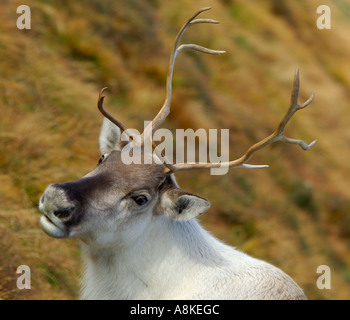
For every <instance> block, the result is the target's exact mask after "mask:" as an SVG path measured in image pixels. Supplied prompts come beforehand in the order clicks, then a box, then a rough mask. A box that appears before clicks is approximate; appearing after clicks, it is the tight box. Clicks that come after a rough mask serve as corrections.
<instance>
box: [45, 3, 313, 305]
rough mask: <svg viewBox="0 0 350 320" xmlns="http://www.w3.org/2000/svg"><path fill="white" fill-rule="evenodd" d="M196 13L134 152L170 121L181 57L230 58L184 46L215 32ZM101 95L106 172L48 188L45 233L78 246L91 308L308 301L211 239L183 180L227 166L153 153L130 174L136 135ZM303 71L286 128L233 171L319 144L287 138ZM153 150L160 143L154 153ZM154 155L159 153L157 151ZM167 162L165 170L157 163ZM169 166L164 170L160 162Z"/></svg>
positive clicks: (203, 207)
mask: <svg viewBox="0 0 350 320" xmlns="http://www.w3.org/2000/svg"><path fill="white" fill-rule="evenodd" d="M209 9H210V7H208V8H203V9H201V10H199V11H198V12H197V13H196V14H194V15H193V16H192V17H191V18H190V19H189V20H188V21H187V23H186V24H185V25H184V26H183V27H182V29H181V30H180V32H179V33H178V35H177V37H176V40H175V45H174V50H173V52H172V54H171V58H170V64H169V72H168V76H167V86H166V88H167V90H166V99H165V102H164V104H163V106H162V108H161V110H160V111H159V113H158V114H157V115H156V116H155V118H154V120H153V121H152V122H151V123H150V124H149V126H148V127H147V128H146V129H145V130H144V132H143V133H142V135H141V136H140V137H139V139H133V140H132V141H131V139H130V142H129V144H131V145H132V146H133V151H134V152H144V149H145V148H144V144H145V141H147V139H149V137H150V135H151V134H152V133H153V132H154V131H155V130H156V129H157V128H159V126H160V125H161V124H162V123H163V121H164V120H165V119H166V117H167V115H168V114H169V112H170V103H171V94H172V85H171V84H172V74H173V69H174V63H175V59H176V56H177V55H178V54H179V53H180V52H181V51H183V50H197V51H199V52H203V53H208V54H214V55H218V54H222V53H223V52H224V51H218V50H212V49H208V48H205V47H202V46H199V45H195V44H182V45H179V43H180V40H181V37H182V35H183V34H184V32H185V31H186V29H187V28H188V27H190V26H193V25H195V24H201V23H213V24H216V23H218V21H215V20H212V19H196V18H197V16H198V15H199V14H201V13H202V12H204V11H207V10H209ZM105 89H106V88H104V89H102V91H101V92H100V95H99V98H98V108H99V110H100V111H101V113H102V114H103V115H104V120H103V124H102V127H101V132H100V137H99V144H100V151H101V154H102V157H101V159H100V160H99V163H98V165H97V166H96V168H95V169H94V170H92V171H91V172H90V173H88V174H87V175H85V176H83V177H82V178H81V179H79V180H76V181H74V182H66V183H61V184H52V185H49V186H48V187H47V188H46V190H45V192H44V194H43V195H42V196H41V198H40V200H39V209H40V211H41V212H42V213H43V215H42V216H41V218H40V223H41V226H42V228H43V230H44V231H45V232H46V233H47V234H48V235H50V236H52V237H55V238H78V239H80V240H81V242H82V256H83V261H84V266H85V267H84V272H83V277H82V289H81V298H82V299H306V297H305V295H304V293H303V290H302V289H301V288H300V287H299V286H298V285H297V284H296V283H295V282H294V280H292V278H290V277H289V276H288V275H287V274H285V273H284V272H283V271H281V270H280V269H278V268H277V267H275V266H273V265H271V264H269V263H267V262H265V261H262V260H258V259H255V258H253V257H250V256H248V255H247V254H245V253H243V252H241V251H239V250H237V249H235V248H232V247H230V246H228V245H226V244H224V243H222V242H221V241H219V240H218V239H216V238H215V237H214V236H212V235H211V234H209V233H208V232H207V231H206V230H204V229H203V228H202V227H201V226H200V224H199V223H198V221H197V220H196V217H198V216H199V215H201V214H202V213H204V212H205V211H207V210H208V208H209V207H210V204H209V202H208V201H207V200H206V199H204V198H202V197H200V196H198V195H195V194H193V193H190V192H187V191H185V190H183V189H181V188H180V187H179V186H178V184H177V182H176V180H175V177H174V173H175V172H178V171H183V170H192V169H208V168H216V167H219V166H220V165H222V164H220V163H175V164H173V163H170V162H169V161H168V160H167V158H166V157H165V156H163V155H162V154H160V153H159V152H158V154H157V153H156V154H155V153H152V152H148V153H147V152H146V153H145V154H144V158H145V159H146V158H147V159H148V160H152V164H145V163H141V164H130V165H126V164H124V163H123V161H122V159H121V153H122V148H123V147H124V146H125V144H128V142H126V143H123V142H122V141H121V134H122V133H123V132H127V129H128V128H127V127H126V126H125V125H124V124H123V123H121V122H120V121H119V120H118V119H116V118H114V117H113V116H112V115H111V114H110V113H108V112H107V111H106V109H105V108H104V106H103V102H104V98H105V96H103V93H104V91H105ZM298 95H299V71H298V70H297V72H296V75H295V78H294V82H293V88H292V94H291V102H290V106H289V109H288V111H287V113H286V114H285V116H284V118H283V119H282V121H281V122H280V123H279V125H278V127H277V129H276V130H275V131H274V132H273V133H272V134H271V135H270V136H268V137H267V138H265V139H263V140H261V141H260V142H258V143H256V144H254V145H253V146H251V147H250V148H249V149H248V150H247V151H246V153H245V154H244V155H243V156H241V157H240V158H238V159H236V160H232V161H230V162H228V163H226V165H227V166H229V167H230V168H248V169H254V168H263V167H266V166H260V165H251V164H247V162H248V160H249V159H250V158H251V157H252V155H253V154H254V153H255V152H256V151H258V150H260V149H262V148H264V147H266V146H268V145H270V144H272V143H274V142H276V141H284V142H286V143H291V144H297V145H299V146H300V147H301V148H303V149H304V150H308V149H310V148H311V147H312V146H313V145H314V144H315V143H316V141H314V142H312V143H311V144H310V145H308V144H306V143H305V142H304V141H301V140H295V139H290V138H287V137H286V136H285V135H284V129H285V127H286V125H287V123H288V121H289V120H290V118H291V117H292V116H293V115H294V113H295V112H296V111H297V110H300V109H303V108H305V107H307V106H308V105H309V104H310V103H311V102H312V100H313V97H314V94H312V96H311V98H310V99H309V100H307V101H306V102H305V103H304V104H302V105H299V104H298ZM153 147H154V144H153ZM152 149H153V148H152ZM155 158H158V159H157V160H158V161H153V160H155ZM159 160H162V161H161V162H162V163H159Z"/></svg>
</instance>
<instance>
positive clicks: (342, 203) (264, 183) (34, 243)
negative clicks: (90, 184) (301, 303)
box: [0, 0, 350, 299]
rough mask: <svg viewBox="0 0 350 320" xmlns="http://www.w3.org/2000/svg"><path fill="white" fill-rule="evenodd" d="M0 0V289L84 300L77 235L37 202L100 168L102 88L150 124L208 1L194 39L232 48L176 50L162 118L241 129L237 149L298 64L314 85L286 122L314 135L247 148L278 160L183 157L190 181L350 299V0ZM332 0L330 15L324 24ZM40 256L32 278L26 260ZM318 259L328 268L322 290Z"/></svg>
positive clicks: (220, 228)
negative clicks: (219, 161)
mask: <svg viewBox="0 0 350 320" xmlns="http://www.w3.org/2000/svg"><path fill="white" fill-rule="evenodd" d="M21 4H23V2H20V1H15V0H1V4H0V108H1V116H0V299H76V298H78V294H79V276H80V270H81V261H80V248H79V244H78V243H77V242H76V241H74V240H56V239H52V238H49V237H48V236H47V235H45V234H44V232H43V231H42V230H41V227H40V225H39V217H40V213H39V211H38V209H37V203H38V200H39V197H40V195H41V194H42V192H43V191H44V189H45V187H46V186H47V185H48V184H50V183H58V182H65V181H72V180H75V179H77V178H80V177H81V176H82V175H84V174H86V173H87V172H89V171H91V170H92V169H93V168H94V167H95V165H96V163H97V161H98V159H99V157H100V154H99V149H98V135H99V130H100V125H101V121H102V116H101V114H100V113H99V112H98V110H97V107H96V101H97V97H98V92H99V90H100V89H101V88H102V87H105V86H108V87H109V88H110V90H109V91H108V92H107V98H106V105H107V106H108V108H109V110H110V112H112V113H113V114H114V115H116V116H117V117H118V118H120V119H121V120H122V121H123V122H124V123H126V124H127V125H128V126H129V127H133V128H138V129H139V130H142V129H143V121H144V120H151V119H152V118H153V117H154V115H155V114H156V113H157V112H158V110H159V108H160V107H161V105H162V103H163V101H164V97H165V79H166V74H167V66H168V59H169V54H170V51H171V49H172V46H173V40H174V38H175V36H176V34H177V32H178V30H179V28H180V27H181V26H182V24H183V23H184V22H185V21H187V19H188V18H189V17H190V16H191V15H192V14H193V13H195V12H196V11H197V10H198V9H200V8H202V7H205V6H208V5H211V6H212V7H213V9H212V10H211V11H209V12H206V13H204V14H203V15H202V16H201V17H207V18H213V19H217V20H220V21H221V24H219V25H197V26H194V27H193V28H191V29H189V30H188V31H187V33H186V34H185V36H184V41H185V42H187V43H189V42H192V43H197V44H200V45H204V46H207V47H210V48H214V49H220V50H226V51H227V53H226V54H225V55H222V56H207V55H204V54H199V53H194V52H185V53H182V54H181V55H180V56H179V57H178V60H177V63H176V68H175V73H174V90H173V103H172V107H171V114H170V116H169V117H168V119H167V120H166V122H165V123H164V125H163V127H167V128H170V129H172V130H175V129H176V128H184V129H186V128H193V129H195V130H196V129H198V128H205V129H212V128H217V129H230V147H231V149H230V158H231V159H233V158H237V157H238V156H240V155H241V154H242V153H243V152H245V150H246V149H247V147H249V146H250V145H252V144H253V143H255V142H256V141H258V140H260V139H262V138H264V137H265V136H267V135H268V134H270V133H271V132H272V131H273V130H274V129H275V127H276V124H277V123H278V122H279V121H280V119H281V117H282V116H283V115H284V113H285V111H286V110H287V107H288V104H289V100H290V92H291V85H292V81H293V77H294V74H295V70H296V68H297V67H300V79H301V93H300V102H304V101H305V100H307V99H308V98H309V96H310V95H311V92H312V91H314V92H315V95H316V98H315V100H314V102H313V103H312V104H311V105H310V106H309V107H308V108H307V109H305V110H302V111H300V112H298V113H297V114H296V115H295V116H294V118H293V119H292V120H291V122H290V123H289V125H288V127H287V130H286V135H287V136H290V137H293V138H299V139H303V140H305V141H307V142H308V143H310V142H311V141H313V140H314V139H318V140H319V141H318V143H317V144H316V146H315V147H314V148H313V149H312V150H310V151H308V152H304V151H303V150H301V149H300V148H299V147H298V146H293V145H285V144H280V143H279V144H276V145H273V146H270V147H268V148H266V149H264V150H263V151H261V152H259V154H257V155H256V156H254V157H253V159H252V160H251V161H250V162H251V163H254V164H269V165H270V168H269V169H264V170H244V169H233V170H231V171H230V172H229V173H228V174H226V175H224V176H212V175H210V173H209V171H194V172H182V173H181V172H180V173H178V174H177V179H178V182H179V184H180V186H181V187H182V188H184V189H186V190H189V191H191V192H194V193H197V194H200V195H202V196H204V197H206V198H208V199H209V200H210V201H211V203H212V207H211V209H210V210H209V211H208V212H207V213H206V214H204V215H203V216H202V217H201V218H200V221H201V223H202V225H204V226H205V228H207V229H208V230H209V231H210V232H211V233H213V234H214V235H216V236H217V237H218V238H220V239H222V240H223V241H225V242H226V243H228V244H231V245H233V246H236V247H237V248H238V249H240V250H242V251H244V252H247V253H248V254H251V255H253V256H255V257H257V258H261V259H264V260H266V261H268V262H271V263H272V264H274V265H276V266H278V267H280V268H281V269H283V270H284V271H285V272H286V273H288V274H289V275H291V276H292V277H293V278H294V279H295V280H296V281H297V282H298V283H299V285H300V286H301V287H302V288H303V289H304V290H305V292H306V294H307V296H308V298H309V299H349V298H350V254H349V248H350V161H349V159H350V148H349V146H350V126H349V123H350V109H349V106H350V4H349V2H348V1H344V0H337V1H328V0H303V1H294V0H283V1H282V0H259V1H258V0H215V1H214V0H186V1H185V0H177V1H169V0H167V1H161V0H114V1H112V0H89V1H68V0H60V1H58V0H49V1H48V0H46V1H44V0H30V1H27V3H26V4H27V5H29V6H30V8H31V13H32V21H31V27H32V29H31V30H18V29H17V28H16V20H17V18H18V17H19V14H17V13H16V10H17V7H18V6H19V5H21ZM319 5H329V7H330V9H331V14H332V16H331V18H332V20H331V22H332V29H331V30H319V29H318V28H317V26H316V21H317V18H318V17H319V14H317V13H316V9H317V7H318V6H319ZM19 265H28V266H30V268H31V271H32V276H31V286H32V289H31V290H19V289H17V287H16V280H17V277H18V276H19V275H18V274H16V269H17V267H18V266H19ZM319 265H327V266H329V267H330V270H331V289H330V290H320V289H318V288H317V286H316V280H317V278H318V277H319V276H320V274H317V273H316V269H317V267H318V266H319Z"/></svg>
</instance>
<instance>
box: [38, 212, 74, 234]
mask: <svg viewBox="0 0 350 320" xmlns="http://www.w3.org/2000/svg"><path fill="white" fill-rule="evenodd" d="M40 224H41V227H42V228H43V230H44V231H45V233H46V234H48V235H49V236H51V237H54V238H67V237H68V234H67V232H66V231H64V230H62V229H61V228H60V227H58V226H57V225H56V224H55V223H54V222H53V221H52V220H50V219H49V217H47V216H46V215H42V216H41V217H40Z"/></svg>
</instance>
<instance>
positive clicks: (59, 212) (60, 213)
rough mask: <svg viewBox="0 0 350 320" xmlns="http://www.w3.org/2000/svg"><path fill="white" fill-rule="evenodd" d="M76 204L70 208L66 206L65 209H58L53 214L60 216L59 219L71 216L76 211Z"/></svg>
mask: <svg viewBox="0 0 350 320" xmlns="http://www.w3.org/2000/svg"><path fill="white" fill-rule="evenodd" d="M74 209H75V206H71V207H69V208H64V209H57V210H55V211H54V212H53V214H54V215H55V216H56V217H57V218H59V219H64V218H67V217H69V215H70V214H71V213H72V212H73V211H74Z"/></svg>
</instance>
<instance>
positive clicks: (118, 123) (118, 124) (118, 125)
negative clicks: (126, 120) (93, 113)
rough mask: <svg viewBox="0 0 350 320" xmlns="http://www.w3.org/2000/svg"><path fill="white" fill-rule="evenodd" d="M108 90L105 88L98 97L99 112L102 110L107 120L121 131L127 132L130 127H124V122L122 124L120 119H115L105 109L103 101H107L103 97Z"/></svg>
mask: <svg viewBox="0 0 350 320" xmlns="http://www.w3.org/2000/svg"><path fill="white" fill-rule="evenodd" d="M107 89H108V88H107V87H105V88H103V89H102V90H101V91H100V94H99V95H98V101H97V106H98V110H100V112H101V113H102V114H103V115H104V116H105V117H106V118H107V119H109V120H110V121H111V122H112V123H114V124H115V125H116V126H117V127H119V128H120V130H122V131H125V130H126V129H128V127H127V126H126V125H124V124H123V123H122V122H120V121H119V120H118V119H116V118H114V117H113V116H112V115H111V114H110V113H108V112H107V111H106V110H105V108H104V107H103V101H104V99H105V96H104V95H103V94H104V92H105V91H106V90H107Z"/></svg>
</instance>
